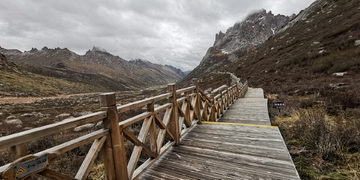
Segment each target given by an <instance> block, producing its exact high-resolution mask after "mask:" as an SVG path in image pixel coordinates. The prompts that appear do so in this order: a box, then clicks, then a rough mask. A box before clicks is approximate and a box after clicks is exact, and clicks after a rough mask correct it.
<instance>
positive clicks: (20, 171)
mask: <svg viewBox="0 0 360 180" xmlns="http://www.w3.org/2000/svg"><path fill="white" fill-rule="evenodd" d="M47 164H48V156H47V154H45V155H42V156H40V157H37V158H34V159H31V160H29V161H25V162H23V163H20V164H17V165H16V166H14V172H15V179H21V178H23V177H25V176H27V175H30V174H33V173H35V172H38V171H39V170H42V169H44V168H46V166H47Z"/></svg>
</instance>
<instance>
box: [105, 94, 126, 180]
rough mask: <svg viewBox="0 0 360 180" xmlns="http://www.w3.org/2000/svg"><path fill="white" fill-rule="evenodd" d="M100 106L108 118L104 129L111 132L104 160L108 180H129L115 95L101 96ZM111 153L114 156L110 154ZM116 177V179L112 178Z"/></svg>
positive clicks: (106, 144)
mask: <svg viewBox="0 0 360 180" xmlns="http://www.w3.org/2000/svg"><path fill="white" fill-rule="evenodd" d="M100 106H101V109H103V110H106V111H107V118H106V119H104V121H103V122H104V128H105V129H109V130H110V133H109V136H110V137H109V136H108V138H107V139H106V140H107V142H106V143H105V146H106V147H105V148H106V151H105V154H106V157H105V158H104V159H105V161H106V162H105V169H107V171H108V172H106V173H107V176H108V179H118V180H124V179H128V175H127V163H126V154H125V144H124V135H123V132H122V131H120V129H119V120H118V114H117V109H116V97H115V93H104V94H100ZM110 141H111V142H110ZM109 145H110V146H109ZM111 152H112V154H110V153H111ZM111 156H112V157H111ZM111 161H112V162H111ZM113 170H115V172H111V171H113ZM114 175H115V178H114V177H111V176H114ZM109 176H110V177H109Z"/></svg>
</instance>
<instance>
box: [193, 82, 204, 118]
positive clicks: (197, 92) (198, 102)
mask: <svg viewBox="0 0 360 180" xmlns="http://www.w3.org/2000/svg"><path fill="white" fill-rule="evenodd" d="M192 82H193V84H194V85H195V86H196V89H195V91H196V102H197V106H196V105H195V112H196V114H198V115H197V117H198V124H201V107H202V104H201V99H200V92H199V82H198V79H196V78H194V79H192Z"/></svg>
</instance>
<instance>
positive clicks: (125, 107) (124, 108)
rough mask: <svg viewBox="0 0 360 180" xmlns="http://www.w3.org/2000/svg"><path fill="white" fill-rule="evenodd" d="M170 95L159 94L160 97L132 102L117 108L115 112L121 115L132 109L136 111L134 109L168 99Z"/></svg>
mask: <svg viewBox="0 0 360 180" xmlns="http://www.w3.org/2000/svg"><path fill="white" fill-rule="evenodd" d="M170 95H171V94H170V93H165V94H161V95H158V96H154V97H151V98H147V99H144V100H140V101H136V102H132V103H129V104H125V105H121V106H118V107H117V112H118V113H122V112H126V111H129V110H132V109H136V108H139V107H142V106H145V105H147V104H149V103H155V102H157V101H160V100H164V99H167V98H169V96H170Z"/></svg>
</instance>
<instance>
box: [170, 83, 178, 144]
mask: <svg viewBox="0 0 360 180" xmlns="http://www.w3.org/2000/svg"><path fill="white" fill-rule="evenodd" d="M168 92H170V93H172V95H171V97H170V98H169V103H172V104H173V110H172V112H171V118H170V132H171V134H172V135H173V136H174V139H175V145H179V144H180V131H179V112H178V110H179V109H178V103H177V98H176V85H175V84H170V85H168Z"/></svg>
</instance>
